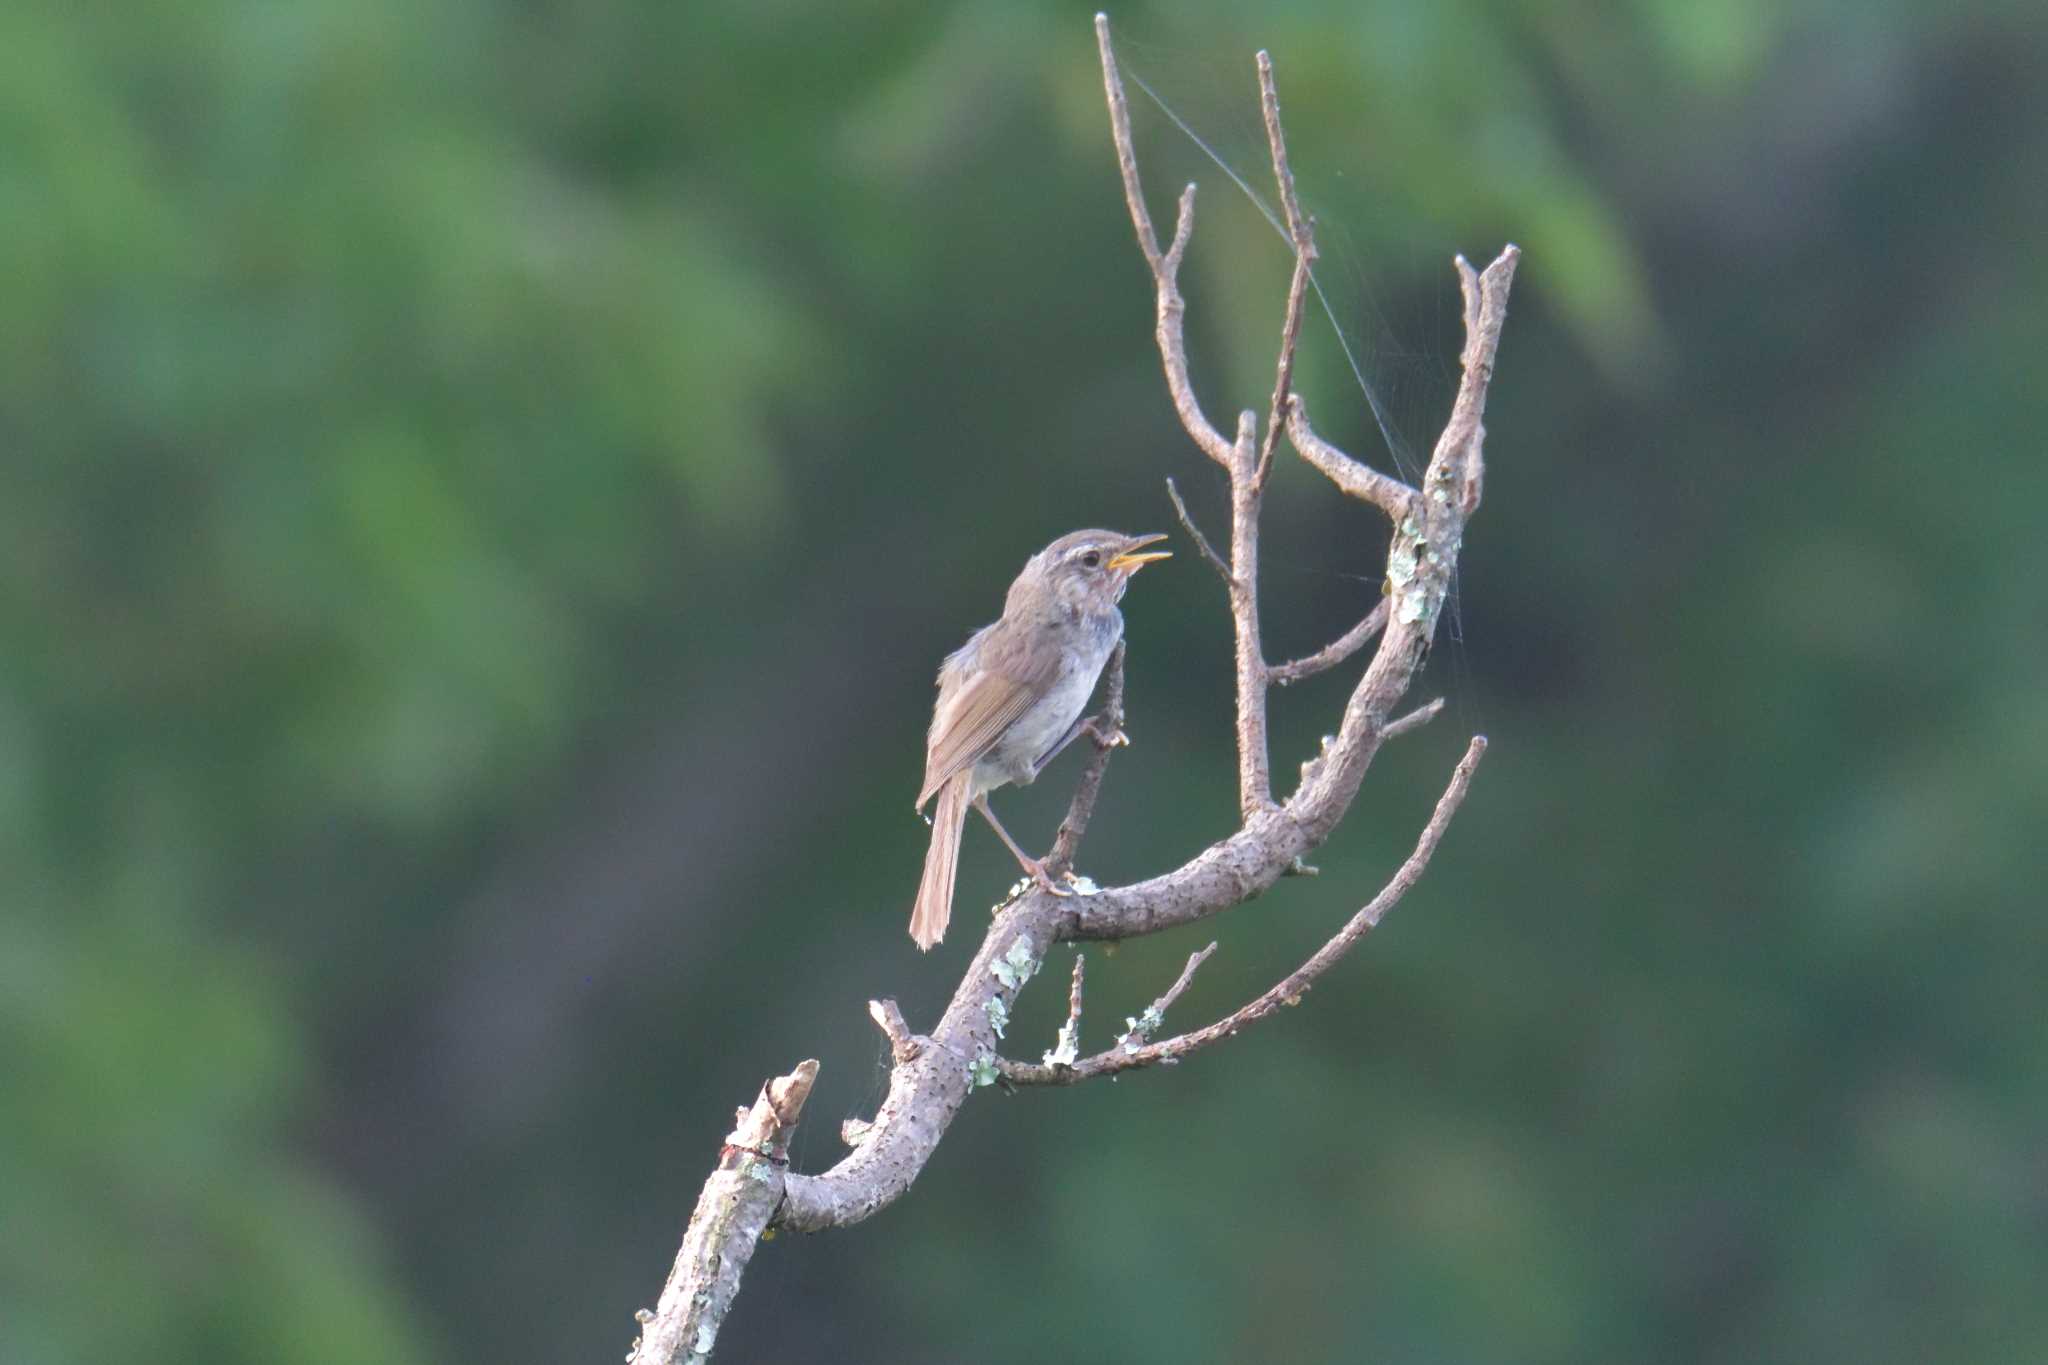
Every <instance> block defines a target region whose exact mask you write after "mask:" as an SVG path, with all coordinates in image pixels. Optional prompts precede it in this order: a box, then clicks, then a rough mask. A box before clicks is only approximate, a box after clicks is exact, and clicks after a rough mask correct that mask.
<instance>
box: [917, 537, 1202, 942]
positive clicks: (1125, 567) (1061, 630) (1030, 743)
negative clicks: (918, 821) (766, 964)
mask: <svg viewBox="0 0 2048 1365" xmlns="http://www.w3.org/2000/svg"><path fill="white" fill-rule="evenodd" d="M1164 539H1166V537H1165V536H1163V535H1147V536H1127V535H1123V534H1121V533H1119V532H1116V531H1076V532H1074V533H1073V534H1072V535H1065V536H1061V537H1060V538H1059V539H1058V540H1055V541H1054V542H1053V543H1052V544H1050V545H1048V546H1046V547H1045V548H1044V549H1043V550H1040V551H1039V552H1038V553H1037V554H1035V555H1033V556H1031V560H1030V562H1029V563H1027V564H1025V566H1024V572H1022V573H1020V574H1018V575H1017V581H1016V582H1014V583H1012V584H1011V585H1010V595H1009V597H1008V598H1006V599H1005V600H1004V602H1003V619H1002V620H1000V621H997V622H996V623H995V624H994V625H989V626H983V627H982V628H981V629H980V630H978V631H976V632H975V633H974V636H973V638H971V639H970V640H968V642H967V643H966V644H964V645H962V646H961V647H960V648H959V649H957V650H955V651H954V652H953V653H951V654H949V655H948V656H947V657H946V662H945V663H944V664H942V665H940V667H939V698H938V702H937V705H936V706H935V707H934V709H933V711H932V728H931V733H930V735H929V736H928V737H927V738H926V740H925V756H924V790H923V791H921V792H919V793H918V796H917V809H918V810H919V811H922V810H923V809H924V807H925V803H926V802H927V801H930V800H931V799H932V798H933V797H934V796H936V797H937V798H938V800H939V803H938V806H937V808H936V809H935V810H934V811H933V812H932V846H931V851H930V852H928V853H926V854H925V859H924V880H923V881H922V882H920V883H919V885H918V888H917V904H916V906H915V907H914V908H913V909H912V910H911V912H910V936H911V937H912V938H913V939H916V940H917V946H918V947H919V948H921V949H929V948H930V947H931V946H932V945H933V944H934V943H937V942H938V941H939V940H940V939H941V938H943V937H945V933H946V921H947V920H949V919H950V918H952V914H953V875H954V872H955V870H956V868H957V867H958V865H959V859H960V832H961V827H962V826H963V825H964V824H965V823H966V820H967V808H968V807H969V806H972V807H974V809H976V810H978V811H980V812H981V814H982V818H984V819H985V820H987V821H988V823H989V827H990V828H992V829H993V830H995V832H996V834H997V836H998V837H999V838H1001V839H1002V841H1003V842H1004V843H1005V844H1007V845H1008V846H1009V849H1010V852H1011V853H1013V854H1015V855H1016V857H1017V862H1018V863H1019V864H1020V865H1021V866H1022V867H1023V868H1024V870H1025V872H1027V873H1029V874H1030V876H1031V878H1032V880H1034V881H1036V882H1037V883H1038V884H1039V885H1040V886H1042V887H1044V888H1045V889H1046V890H1048V891H1051V892H1053V893H1054V894H1056V895H1066V894H1068V892H1067V890H1066V888H1064V887H1061V886H1058V885H1056V884H1055V883H1054V882H1053V880H1052V878H1050V877H1049V876H1047V875H1046V871H1045V867H1044V865H1043V864H1041V863H1040V862H1039V861H1038V860H1037V859H1036V858H1033V857H1032V856H1031V855H1030V854H1028V853H1026V852H1025V851H1024V850H1023V849H1021V848H1019V847H1018V846H1017V841H1016V840H1015V839H1012V838H1011V837H1010V835H1009V831H1007V830H1005V829H1004V828H1003V826H1002V823H1001V822H1000V821H998V820H997V819H996V817H995V812H993V811H991V810H990V809H989V808H988V793H990V792H991V791H993V790H995V789H996V788H997V787H1001V786H1007V785H1009V784H1010V783H1015V784H1017V785H1018V786H1020V787H1021V786H1027V785H1029V784H1030V783H1031V781H1032V780H1033V779H1034V778H1036V777H1037V776H1038V774H1039V771H1040V770H1041V769H1043V768H1044V767H1045V765H1046V764H1048V763H1050V762H1051V761H1052V759H1053V756H1054V755H1055V754H1057V753H1059V751H1060V750H1062V749H1064V748H1066V747H1067V745H1068V744H1069V743H1071V742H1072V741H1073V738H1074V736H1076V735H1078V734H1079V733H1081V729H1082V727H1083V725H1084V722H1083V720H1082V719H1081V712H1082V709H1083V708H1084V707H1086V706H1087V705H1088V698H1089V696H1090V695H1091V694H1092V693H1093V692H1094V691H1095V680H1096V679H1097V678H1099V677H1100V676H1101V675H1102V668H1103V665H1104V664H1106V663H1108V662H1109V655H1110V651H1112V650H1114V649H1115V648H1116V644H1117V641H1118V640H1120V639H1122V638H1123V634H1124V617H1123V613H1122V612H1120V611H1118V610H1117V606H1116V604H1117V603H1118V601H1120V600H1121V599H1122V598H1123V595H1124V589H1125V588H1127V587H1129V586H1130V583H1131V575H1133V574H1135V573H1136V572H1137V571H1138V570H1139V569H1142V568H1144V567H1145V566H1146V565H1147V564H1149V563H1151V562H1152V561H1153V560H1155V559H1167V558H1170V557H1171V553H1170V552H1169V551H1166V550H1151V551H1146V550H1145V547H1146V546H1147V545H1154V544H1157V543H1158V542H1159V541H1162V540H1164ZM1141 551H1142V553H1141Z"/></svg>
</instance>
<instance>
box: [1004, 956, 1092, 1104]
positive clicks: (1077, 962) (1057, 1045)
mask: <svg viewBox="0 0 2048 1365" xmlns="http://www.w3.org/2000/svg"><path fill="white" fill-rule="evenodd" d="M1084 960H1085V959H1084V958H1083V957H1082V955H1081V954H1080V953H1075V954H1074V981H1073V984H1072V985H1070V986H1069V987H1067V1022H1066V1023H1064V1024H1062V1025H1061V1026H1060V1032H1059V1037H1058V1039H1057V1040H1055V1041H1054V1043H1053V1045H1052V1047H1051V1048H1049V1049H1047V1051H1046V1054H1045V1064H1046V1065H1047V1066H1050V1067H1062V1066H1072V1065H1073V1064H1074V1059H1075V1058H1076V1057H1078V1056H1080V1055H1081V967H1082V963H1083V961H1084ZM997 1065H998V1066H1000V1065H1001V1064H1000V1063H998V1064H997ZM1003 1081H1004V1083H1005V1084H1011V1082H1010V1079H1009V1077H1007V1076H1005V1077H1003Z"/></svg>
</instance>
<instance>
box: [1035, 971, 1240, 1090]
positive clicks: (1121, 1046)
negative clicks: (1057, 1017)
mask: <svg viewBox="0 0 2048 1365" xmlns="http://www.w3.org/2000/svg"><path fill="white" fill-rule="evenodd" d="M1215 951H1216V945H1215V944H1214V943H1211V944H1210V945H1209V946H1208V947H1206V948H1203V949H1200V950H1199V951H1197V952H1193V953H1190V954H1188V962H1187V965H1186V966H1185V967H1182V968H1181V969H1180V975H1179V976H1177V977H1175V978H1174V981H1173V984H1172V985H1171V986H1168V987H1167V988H1166V990H1165V992H1164V993H1163V994H1162V995H1160V997H1159V998H1158V999H1156V1000H1154V1001H1153V1002H1152V1003H1151V1005H1150V1006H1148V1007H1147V1008H1146V1010H1145V1012H1144V1013H1143V1014H1140V1015H1137V1016H1136V1017H1134V1018H1131V1019H1127V1020H1125V1021H1124V1023H1125V1029H1124V1031H1123V1032H1122V1033H1120V1034H1118V1035H1117V1038H1116V1045H1115V1046H1114V1047H1112V1048H1111V1049H1110V1050H1109V1052H1104V1053H1101V1054H1098V1055H1097V1056H1095V1057H1091V1058H1089V1059H1088V1061H1087V1062H1077V1061H1075V1060H1074V1059H1073V1058H1072V1057H1071V1056H1070V1057H1067V1058H1066V1059H1065V1060H1058V1059H1056V1058H1055V1056H1054V1054H1053V1053H1050V1052H1048V1053H1047V1054H1046V1057H1045V1062H1044V1063H1043V1064H1040V1065H1034V1064H1033V1063H1030V1062H1014V1061H1011V1060H1010V1059H1009V1058H1007V1057H1004V1058H1001V1059H1000V1060H998V1061H997V1062H996V1070H997V1074H998V1075H1000V1076H1001V1077H1002V1079H1003V1081H1004V1082H1005V1083H1007V1084H1009V1085H1013V1086H1023V1085H1068V1084H1071V1083H1072V1082H1074V1081H1079V1080H1086V1079H1087V1078H1088V1077H1089V1076H1091V1075H1098V1074H1100V1072H1099V1071H1084V1070H1082V1068H1083V1067H1086V1066H1089V1065H1090V1064H1092V1063H1097V1062H1100V1060H1101V1059H1102V1058H1103V1057H1107V1056H1109V1055H1110V1054H1111V1053H1127V1054H1136V1053H1137V1052H1139V1051H1140V1050H1142V1049H1143V1048H1144V1047H1145V1045H1146V1044H1147V1043H1148V1042H1149V1041H1150V1040H1151V1036H1152V1033H1153V1031H1154V1030H1155V1029H1157V1028H1158V1027H1159V1026H1160V1025H1161V1024H1162V1023H1164V1022H1165V1020H1166V1012H1167V1011H1168V1010H1170V1009H1172V1008H1173V1004H1174V1002H1175V1001H1176V1000H1179V999H1180V997H1181V994H1182V993H1183V992H1184V991H1186V990H1187V988H1188V986H1189V985H1190V984H1191V983H1192V982H1193V981H1194V979H1195V969H1196V968H1198V967H1200V966H1201V965H1202V964H1203V963H1204V962H1206V961H1208V960H1209V954H1211V953H1213V952H1215ZM1075 962H1076V967H1075V972H1074V990H1075V997H1074V1004H1073V1009H1072V1012H1071V1013H1070V1014H1069V1016H1068V1024H1069V1026H1070V1028H1071V1027H1072V1026H1074V1025H1075V1024H1076V1023H1077V1022H1078V1020H1079V1019H1080V1005H1079V992H1080V988H1081V984H1080V983H1081V975H1080V969H1079V965H1078V964H1079V962H1080V959H1079V958H1078V957H1077V958H1076V959H1075ZM1077 1036H1078V1035H1077V1034H1076V1033H1074V1032H1069V1031H1068V1030H1065V1029H1063V1030H1061V1032H1060V1040H1061V1042H1062V1043H1063V1044H1067V1043H1070V1042H1071V1041H1072V1040H1073V1039H1074V1038H1075V1037H1077Z"/></svg>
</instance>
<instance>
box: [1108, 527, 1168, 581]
mask: <svg viewBox="0 0 2048 1365" xmlns="http://www.w3.org/2000/svg"><path fill="white" fill-rule="evenodd" d="M1164 539H1166V533H1165V532H1163V531H1159V532H1155V533H1153V534H1152V535H1149V536H1134V537H1132V539H1131V543H1130V544H1128V545H1126V546H1124V548H1123V549H1122V550H1119V551H1118V552H1117V553H1116V554H1114V555H1112V556H1111V557H1110V561H1109V567H1110V568H1112V569H1122V570H1123V571H1124V572H1125V573H1136V572H1137V571H1138V570H1140V569H1142V568H1144V567H1145V566H1146V565H1147V564H1150V563H1151V562H1152V561H1153V560H1155V559H1172V558H1173V551H1171V550H1153V551H1150V552H1148V553H1146V554H1139V553H1138V551H1140V550H1142V549H1144V548H1145V547H1146V546H1147V545H1157V544H1158V543H1159V542H1160V541H1162V540H1164Z"/></svg>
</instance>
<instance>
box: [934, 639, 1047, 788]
mask: <svg viewBox="0 0 2048 1365" xmlns="http://www.w3.org/2000/svg"><path fill="white" fill-rule="evenodd" d="M1025 642H1026V637H1025V635H1024V633H1023V632H1021V631H1013V630H1009V629H1007V628H1006V625H1005V623H1002V622H998V623H997V624H995V625H993V626H990V627H989V628H988V629H986V630H984V631H982V632H981V633H980V634H979V635H977V636H975V638H974V639H972V640H969V641H968V642H967V645H966V647H965V648H963V649H961V650H960V651H959V652H958V653H956V654H954V655H953V656H951V657H950V658H948V659H947V660H946V663H945V666H944V667H943V668H941V669H940V670H939V699H938V704H937V706H936V708H935V709H934V710H933V712H932V728H931V734H930V735H929V737H928V738H927V739H926V741H925V756H924V790H922V791H921V792H919V793H918V797H917V805H918V809H920V810H922V809H923V808H924V803H925V802H927V801H929V800H931V799H932V796H933V794H934V793H936V792H937V791H938V789H939V788H940V787H943V786H945V785H946V781H947V779H948V778H950V777H952V776H953V775H954V774H955V773H959V772H962V771H964V770H965V769H968V768H971V767H973V766H974V765H975V764H976V763H978V762H980V761H981V759H982V758H983V756H985V755H986V754H987V753H988V751H989V750H990V749H991V748H993V747H994V746H995V743H996V741H997V740H999V739H1001V738H1002V735H1003V731H1005V730H1007V729H1009V728H1010V724H1011V722H1013V721H1015V720H1016V719H1017V718H1018V717H1019V716H1021V715H1023V714H1024V713H1025V712H1026V711H1028V710H1030V709H1031V707H1032V705H1033V704H1034V703H1035V702H1037V701H1038V700H1039V699H1041V698H1042V697H1044V696H1045V695H1046V693H1048V692H1050V691H1051V690H1052V685H1053V682H1054V680H1055V678H1056V677H1057V675H1058V672H1059V651H1058V650H1050V649H1041V650H1036V651H1031V650H1027V649H1025V648H1023V647H1022V646H1023V645H1024V644H1025ZM1034 656H1035V657H1034Z"/></svg>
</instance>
